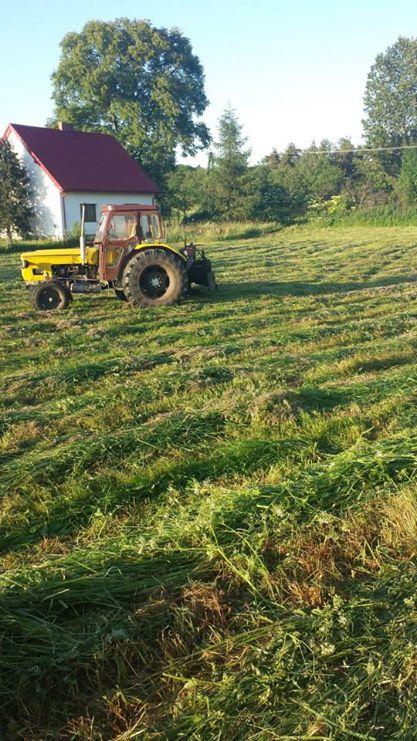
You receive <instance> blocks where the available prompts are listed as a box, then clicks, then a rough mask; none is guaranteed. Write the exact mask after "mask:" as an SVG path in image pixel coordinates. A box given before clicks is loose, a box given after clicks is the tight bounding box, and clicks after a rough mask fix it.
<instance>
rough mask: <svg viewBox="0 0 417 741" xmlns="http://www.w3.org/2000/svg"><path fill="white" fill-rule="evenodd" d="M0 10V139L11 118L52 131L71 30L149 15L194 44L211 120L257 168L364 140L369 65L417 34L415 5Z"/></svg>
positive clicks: (197, 4)
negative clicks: (227, 111)
mask: <svg viewBox="0 0 417 741" xmlns="http://www.w3.org/2000/svg"><path fill="white" fill-rule="evenodd" d="M0 11H1V12H0V18H1V26H0V62H1V63H0V133H1V132H2V131H3V130H4V129H5V127H6V125H7V123H8V122H9V121H12V122H14V123H20V124H31V125H35V126H44V125H45V123H46V119H47V118H48V116H49V115H50V114H51V113H52V110H53V103H52V100H51V81H50V76H51V73H52V72H53V70H54V69H55V68H56V67H57V64H58V61H59V43H60V41H61V39H62V37H63V36H64V35H65V34H66V33H67V32H69V31H80V30H81V28H82V27H83V25H84V24H85V23H86V22H87V21H88V20H91V19H102V20H111V19H113V18H115V17H122V16H124V17H129V18H138V19H144V18H145V19H147V20H149V21H151V23H153V24H154V25H156V26H164V27H168V28H170V27H177V28H179V29H181V31H182V32H183V33H184V34H185V35H186V36H187V37H188V38H189V39H190V40H191V43H192V46H193V50H194V52H195V53H196V54H197V56H198V57H199V58H200V61H201V62H202V64H203V67H204V70H205V75H206V93H207V96H208V98H209V101H210V105H209V107H208V108H207V110H206V113H205V115H204V120H205V121H206V123H207V124H208V126H209V127H210V130H211V131H212V133H213V135H214V137H215V135H216V124H217V121H218V118H219V116H220V115H221V113H222V111H223V110H224V108H225V107H226V106H229V105H230V106H232V107H233V108H234V109H235V110H236V113H237V115H238V117H239V120H240V122H241V124H242V125H243V131H244V134H245V135H246V136H247V137H248V145H249V147H250V148H251V151H252V161H253V162H257V161H259V160H260V159H261V158H262V157H263V156H264V155H266V154H268V153H269V152H270V151H271V150H272V149H273V148H274V147H275V148H277V149H278V150H282V149H284V148H285V147H286V146H287V144H288V143H289V142H294V143H295V144H296V145H297V146H299V147H305V146H308V145H309V144H310V143H311V142H312V141H313V140H315V141H316V142H319V141H320V140H322V139H330V140H331V141H334V142H336V141H337V140H338V139H339V138H341V137H344V136H349V137H351V138H352V140H353V141H354V143H356V144H358V143H360V141H361V136H362V125H361V120H362V118H363V110H362V97H363V92H364V87H365V83H366V77H367V74H368V71H369V69H370V66H371V64H372V63H373V62H374V60H375V57H376V55H377V54H378V53H380V52H383V51H384V50H385V49H386V48H387V46H389V45H391V44H393V43H394V42H395V41H396V39H397V38H398V36H400V35H403V36H409V37H410V36H417V2H416V0H345V2H341V0H251V1H250V2H249V1H248V0H210V2H207V1H206V2H202V1H201V0H153V2H152V3H143V2H140V1H138V0H118V2H117V3H115V2H114V0H112V1H111V2H110V0H89V1H88V2H86V1H85V0H70V2H65V3H58V2H56V0H55V1H54V2H52V0H20V2H19V3H17V2H16V3H13V2H10V0H0ZM206 159H207V155H206V153H202V154H201V155H199V156H198V158H197V159H196V160H190V159H188V160H187V162H189V163H190V164H193V163H196V162H198V163H201V164H204V163H205V161H206Z"/></svg>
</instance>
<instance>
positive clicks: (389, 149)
mask: <svg viewBox="0 0 417 741" xmlns="http://www.w3.org/2000/svg"><path fill="white" fill-rule="evenodd" d="M396 149H417V144H401V145H399V146H398V147H357V148H356V149H301V150H299V151H300V152H302V154H361V153H362V152H392V151H394V150H396ZM282 154H284V155H286V156H287V157H288V156H289V157H297V152H283V153H282Z"/></svg>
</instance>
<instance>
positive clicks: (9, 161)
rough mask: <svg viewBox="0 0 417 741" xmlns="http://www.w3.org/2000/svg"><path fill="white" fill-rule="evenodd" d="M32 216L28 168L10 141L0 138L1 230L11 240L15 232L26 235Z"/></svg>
mask: <svg viewBox="0 0 417 741" xmlns="http://www.w3.org/2000/svg"><path fill="white" fill-rule="evenodd" d="M32 217H33V210H32V206H31V204H30V187H29V179H28V176H27V174H26V170H25V169H24V167H23V165H21V164H20V161H19V158H18V157H17V155H16V153H15V152H14V151H13V149H12V148H11V146H10V144H9V142H8V141H5V140H3V141H2V140H0V232H5V233H6V234H7V237H8V239H9V241H10V242H11V241H12V237H13V234H17V235H19V236H26V235H27V234H29V232H30V226H31V220H32Z"/></svg>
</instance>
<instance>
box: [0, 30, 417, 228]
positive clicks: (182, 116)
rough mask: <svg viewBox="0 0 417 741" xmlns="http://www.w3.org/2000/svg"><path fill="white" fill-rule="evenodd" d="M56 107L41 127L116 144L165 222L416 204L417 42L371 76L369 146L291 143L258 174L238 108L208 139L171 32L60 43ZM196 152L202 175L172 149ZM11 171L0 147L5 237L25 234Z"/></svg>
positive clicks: (187, 45) (23, 194)
mask: <svg viewBox="0 0 417 741" xmlns="http://www.w3.org/2000/svg"><path fill="white" fill-rule="evenodd" d="M52 98H53V101H54V104H55V109H54V113H53V116H52V117H51V119H50V120H49V121H48V125H50V126H56V125H57V122H58V121H59V120H62V121H66V122H68V123H71V124H73V125H74V127H75V128H77V129H79V130H82V131H100V132H102V133H107V134H112V135H113V136H115V137H116V138H117V139H118V140H119V141H120V142H121V144H122V145H123V146H124V147H125V148H126V149H127V151H128V152H129V153H130V154H131V155H132V156H133V157H134V158H135V159H137V160H138V161H139V162H140V163H141V165H142V166H143V167H144V168H145V170H147V171H148V172H149V174H151V175H152V176H153V177H154V178H155V180H156V182H157V183H158V185H159V187H160V190H161V206H162V209H163V211H164V213H165V215H168V216H173V217H175V218H177V219H178V220H179V221H193V220H194V221H198V220H209V219H210V220H220V219H221V220H224V219H226V220H262V221H279V222H283V223H289V222H291V221H294V220H295V219H298V218H306V217H309V216H323V215H324V216H331V215H332V214H336V213H344V212H348V211H351V210H353V209H370V208H371V209H372V208H374V207H375V206H380V205H385V204H393V205H394V206H395V207H400V206H403V205H404V206H409V205H414V203H415V199H416V195H417V149H413V148H411V147H412V146H414V145H416V144H417V106H416V101H417V39H412V38H410V39H409V38H404V37H400V38H399V39H398V40H397V41H396V42H395V43H394V44H393V45H392V46H391V47H389V48H388V49H387V50H386V51H385V52H383V53H382V54H379V55H378V56H377V58H376V60H375V63H374V64H373V65H372V67H371V70H370V72H369V75H368V78H367V82H366V88H365V94H364V111H365V117H364V121H363V127H364V137H365V145H363V146H359V147H355V146H354V144H353V143H352V142H351V141H350V140H349V139H348V138H345V139H341V140H340V141H339V142H336V143H334V144H332V143H331V142H329V141H327V140H325V141H322V142H320V143H319V144H317V145H316V144H315V143H314V142H313V143H312V144H311V146H310V147H308V148H307V149H304V150H301V149H298V148H297V146H296V145H295V144H289V145H288V147H287V148H286V149H285V150H284V151H282V152H278V151H277V150H275V149H274V150H273V151H272V152H270V153H269V154H266V156H265V157H264V158H263V159H262V161H261V162H259V163H257V164H255V165H253V164H250V150H249V148H248V144H247V140H246V138H245V137H244V135H243V133H242V126H241V124H240V122H239V119H238V116H237V114H236V112H235V111H234V110H233V109H231V108H228V109H226V110H225V111H224V113H223V114H222V116H221V118H220V120H219V124H218V134H217V137H216V140H215V141H213V139H212V136H211V133H210V132H209V130H208V128H207V126H206V125H205V123H204V122H203V120H202V116H203V114H204V111H205V109H206V107H207V105H208V100H207V97H206V94H205V89H204V70H203V67H202V65H201V62H200V60H199V59H198V57H197V55H196V54H195V53H194V51H193V48H192V45H191V42H190V40H189V39H187V38H186V37H185V36H184V35H183V34H182V33H181V31H179V30H178V29H170V30H169V29H165V28H155V27H154V26H152V25H151V24H150V23H149V22H148V21H137V20H130V19H127V18H119V19H117V20H115V21H111V22H104V21H90V22H89V23H87V24H86V25H85V26H84V28H83V29H82V30H81V32H79V33H69V34H67V35H66V36H65V37H64V39H63V40H62V42H61V56H60V60H59V64H58V67H57V69H56V70H55V72H54V73H53V75H52ZM407 146H408V147H410V148H408V149H407V148H405V147H407ZM390 147H391V149H390ZM381 148H382V149H381ZM369 149H374V150H375V149H377V150H380V151H368V150H369ZM200 150H205V151H207V152H209V154H208V155H207V166H206V167H191V166H186V165H178V164H176V153H177V152H178V151H180V152H182V154H183V155H186V156H187V155H190V156H191V155H195V154H196V153H197V152H198V151H200ZM12 161H13V153H12V152H11V151H10V149H9V148H8V147H7V145H6V144H5V143H2V145H1V146H0V183H1V184H2V186H1V188H0V230H5V229H6V230H8V231H9V232H10V233H11V231H12V230H14V231H18V232H19V233H24V232H25V231H27V230H28V229H29V224H30V209H28V197H29V195H28V188H27V182H26V181H25V175H24V173H22V172H21V171H19V168H18V167H17V165H16V163H15V162H14V164H13V165H12ZM18 181H19V182H20V186H19V187H18ZM19 205H20V206H21V208H19Z"/></svg>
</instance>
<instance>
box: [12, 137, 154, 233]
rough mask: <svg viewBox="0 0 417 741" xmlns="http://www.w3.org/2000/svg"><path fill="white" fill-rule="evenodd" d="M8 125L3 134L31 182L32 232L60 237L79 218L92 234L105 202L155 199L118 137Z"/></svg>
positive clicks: (150, 185) (148, 182) (148, 181)
mask: <svg viewBox="0 0 417 741" xmlns="http://www.w3.org/2000/svg"><path fill="white" fill-rule="evenodd" d="M58 126H59V128H58V129H47V128H41V127H38V126H21V125H20V124H9V125H8V127H7V129H6V131H5V133H4V135H3V138H4V139H7V140H8V141H9V142H10V144H11V146H12V147H13V149H14V151H15V152H16V153H17V155H18V156H19V158H20V160H21V162H22V164H23V165H24V167H25V169H26V171H27V173H28V176H29V179H30V183H31V189H32V199H33V207H34V210H35V214H36V216H35V219H34V223H33V233H34V234H35V235H37V236H45V237H54V238H56V239H61V238H62V237H63V236H65V234H68V233H69V232H71V230H73V229H74V227H75V226H76V225H77V224H78V223H79V222H80V220H81V204H82V203H85V204H86V209H85V216H86V224H85V227H86V229H85V231H86V233H87V234H93V233H94V232H95V230H96V226H97V222H98V220H99V219H100V212H101V207H102V206H103V205H104V204H118V203H150V204H152V203H153V202H154V199H155V196H156V194H157V193H158V187H157V185H156V184H155V183H154V182H153V180H152V179H151V178H150V177H149V175H147V174H146V173H145V172H144V170H143V169H142V168H141V167H140V165H138V164H137V162H135V160H134V159H132V157H130V155H129V154H128V153H127V152H126V150H125V149H123V147H122V146H121V144H119V142H118V141H117V140H116V139H115V138H114V137H113V136H109V135H107V134H89V133H85V132H82V131H75V130H74V129H73V127H72V126H70V125H69V124H64V123H61V124H59V125H58Z"/></svg>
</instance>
